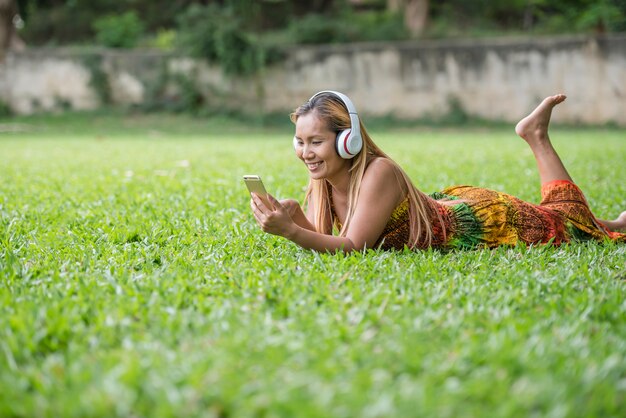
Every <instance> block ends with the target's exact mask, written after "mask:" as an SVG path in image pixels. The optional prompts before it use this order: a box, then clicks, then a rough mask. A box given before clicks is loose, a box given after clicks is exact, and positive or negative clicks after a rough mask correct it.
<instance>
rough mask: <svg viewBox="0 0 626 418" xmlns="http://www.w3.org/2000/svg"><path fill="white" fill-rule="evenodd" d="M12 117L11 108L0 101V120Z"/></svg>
mask: <svg viewBox="0 0 626 418" xmlns="http://www.w3.org/2000/svg"><path fill="white" fill-rule="evenodd" d="M12 115H13V110H12V109H11V106H9V105H8V104H7V103H5V102H4V101H3V100H0V118H7V117H9V116H12Z"/></svg>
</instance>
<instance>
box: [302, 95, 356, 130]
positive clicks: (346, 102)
mask: <svg viewBox="0 0 626 418" xmlns="http://www.w3.org/2000/svg"><path fill="white" fill-rule="evenodd" d="M322 94H332V95H333V96H335V97H337V98H338V99H339V100H341V102H342V103H343V104H344V105H345V106H346V109H348V115H349V116H350V125H351V126H350V130H351V131H352V134H351V136H358V137H359V138H360V137H361V126H360V124H359V114H358V112H357V111H356V106H354V103H352V100H350V98H349V97H348V96H346V95H345V94H343V93H341V92H338V91H335V90H322V91H318V92H317V93H315V94H314V95H313V96H311V98H310V99H309V102H310V101H311V100H313V99H315V98H316V97H317V96H321V95H322Z"/></svg>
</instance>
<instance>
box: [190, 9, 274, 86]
mask: <svg viewBox="0 0 626 418" xmlns="http://www.w3.org/2000/svg"><path fill="white" fill-rule="evenodd" d="M178 32H179V37H178V39H179V45H180V46H181V47H182V48H183V49H184V50H185V51H187V52H188V53H190V54H191V55H193V56H196V57H201V58H205V59H207V60H209V61H212V62H216V63H218V64H220V66H221V67H222V70H223V71H224V72H225V73H226V74H233V75H250V74H253V73H255V72H257V71H258V70H259V69H260V68H262V66H263V64H264V51H263V49H262V48H261V47H260V46H259V44H258V43H257V42H255V41H254V39H253V36H252V34H250V33H248V32H246V31H245V30H244V27H243V21H242V20H240V19H239V18H238V16H236V15H234V14H233V12H232V10H231V9H224V8H220V7H218V6H217V5H215V4H211V5H209V6H200V5H193V6H191V7H190V8H189V9H188V10H187V11H186V12H185V13H183V14H182V15H181V16H180V17H179V19H178Z"/></svg>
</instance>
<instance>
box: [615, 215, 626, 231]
mask: <svg viewBox="0 0 626 418" xmlns="http://www.w3.org/2000/svg"><path fill="white" fill-rule="evenodd" d="M614 222H615V227H614V228H615V231H616V232H626V212H622V213H621V214H620V215H619V216H618V217H617V219H616V220H615V221H614Z"/></svg>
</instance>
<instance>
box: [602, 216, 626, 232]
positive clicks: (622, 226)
mask: <svg viewBox="0 0 626 418" xmlns="http://www.w3.org/2000/svg"><path fill="white" fill-rule="evenodd" d="M600 222H602V223H603V224H604V225H605V226H606V227H607V228H609V229H610V230H611V231H613V232H626V212H622V213H621V214H620V215H619V216H618V217H617V219H615V220H613V221H600Z"/></svg>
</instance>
